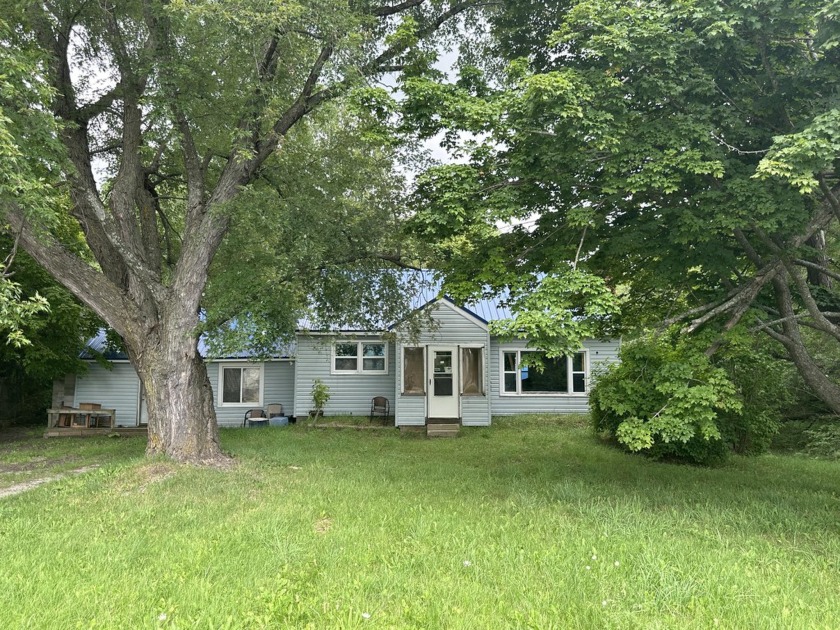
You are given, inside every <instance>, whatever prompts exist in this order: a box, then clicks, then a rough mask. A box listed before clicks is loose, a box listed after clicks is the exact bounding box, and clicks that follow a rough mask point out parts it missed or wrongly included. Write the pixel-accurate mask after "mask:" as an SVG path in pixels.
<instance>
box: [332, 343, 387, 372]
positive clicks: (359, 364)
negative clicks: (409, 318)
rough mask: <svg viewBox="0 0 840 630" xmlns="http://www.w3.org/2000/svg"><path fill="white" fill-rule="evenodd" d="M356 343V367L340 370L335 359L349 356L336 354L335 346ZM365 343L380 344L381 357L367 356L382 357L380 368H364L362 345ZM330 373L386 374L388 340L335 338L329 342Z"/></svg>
mask: <svg viewBox="0 0 840 630" xmlns="http://www.w3.org/2000/svg"><path fill="white" fill-rule="evenodd" d="M353 344H355V345H356V357H355V358H356V368H355V369H352V370H340V369H338V368H336V367H335V360H336V359H338V358H345V359H349V358H351V357H342V356H341V355H337V354H336V348H337V347H338V346H340V345H348V346H351V345H353ZM366 345H377V346H382V350H383V354H382V356H381V357H367V358H368V359H370V358H376V359H380V358H381V359H383V366H384V367H383V369H381V370H366V369H365V367H364V366H365V356H364V346H366ZM330 374H334V375H336V376H341V375H348V374H357V375H358V374H362V375H365V376H371V375H382V374H388V342H387V341H380V340H375V339H368V340H359V341H350V340H335V341H333V342H332V344H330Z"/></svg>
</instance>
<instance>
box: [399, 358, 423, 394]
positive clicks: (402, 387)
mask: <svg viewBox="0 0 840 630" xmlns="http://www.w3.org/2000/svg"><path fill="white" fill-rule="evenodd" d="M406 350H421V351H422V363H423V365H422V369H423V380H422V384H423V391H422V392H407V391H405V351H406ZM427 359H428V347H427V346H401V347H400V396H423V397H425V396H426V394H427V392H428V386H427V383H426V379H427V378H428V375H427V374H426V361H427Z"/></svg>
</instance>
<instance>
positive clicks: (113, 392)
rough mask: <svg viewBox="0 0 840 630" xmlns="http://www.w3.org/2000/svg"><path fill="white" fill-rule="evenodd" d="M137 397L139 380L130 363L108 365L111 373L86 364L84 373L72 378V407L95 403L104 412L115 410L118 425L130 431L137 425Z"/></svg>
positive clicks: (138, 395) (108, 370)
mask: <svg viewBox="0 0 840 630" xmlns="http://www.w3.org/2000/svg"><path fill="white" fill-rule="evenodd" d="M139 397H140V379H139V378H137V372H135V371H134V368H133V367H132V366H131V364H130V363H112V364H111V369H107V368H105V367H103V366H101V365H100V364H98V363H88V370H87V372H86V373H85V374H82V375H79V376H78V377H77V378H76V393H75V396H74V398H73V406H74V407H78V406H79V403H99V404H101V405H102V407H104V408H105V409H116V414H117V418H116V422H117V424H118V425H122V426H124V427H133V426H136V425H137V406H138V402H139Z"/></svg>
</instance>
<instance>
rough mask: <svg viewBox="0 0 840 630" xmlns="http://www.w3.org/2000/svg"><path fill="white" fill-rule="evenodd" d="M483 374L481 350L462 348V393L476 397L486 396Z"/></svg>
mask: <svg viewBox="0 0 840 630" xmlns="http://www.w3.org/2000/svg"><path fill="white" fill-rule="evenodd" d="M483 373H484V369H483V365H482V360H481V348H461V392H462V393H463V394H465V395H474V396H480V395H482V394H484V383H483V381H484V379H483V378H482V376H483Z"/></svg>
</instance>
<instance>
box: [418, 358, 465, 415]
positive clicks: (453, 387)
mask: <svg viewBox="0 0 840 630" xmlns="http://www.w3.org/2000/svg"><path fill="white" fill-rule="evenodd" d="M426 373H427V374H428V375H429V391H428V394H427V399H428V404H429V417H430V418H458V417H459V413H458V383H459V381H458V348H457V347H456V346H447V347H430V348H429V366H428V370H427V372H426Z"/></svg>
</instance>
